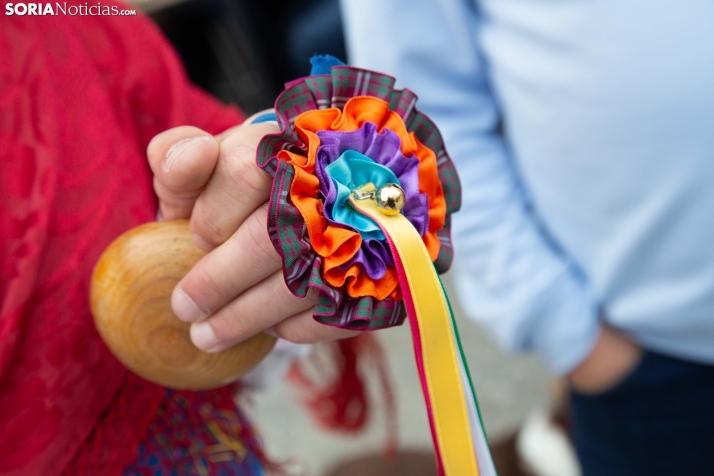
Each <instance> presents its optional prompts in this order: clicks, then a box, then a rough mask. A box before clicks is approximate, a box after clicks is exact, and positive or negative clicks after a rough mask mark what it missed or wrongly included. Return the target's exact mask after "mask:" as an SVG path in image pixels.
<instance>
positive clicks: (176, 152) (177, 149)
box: [164, 136, 211, 172]
mask: <svg viewBox="0 0 714 476" xmlns="http://www.w3.org/2000/svg"><path fill="white" fill-rule="evenodd" d="M210 139H211V137H208V136H200V137H188V138H186V139H183V140H180V141H178V142H176V143H175V144H174V145H172V146H171V147H169V150H167V151H166V160H165V161H164V170H165V171H166V172H168V171H169V170H170V169H171V164H173V163H174V162H175V161H176V158H177V157H179V156H180V155H181V152H183V151H184V150H186V147H188V146H189V145H191V144H193V143H194V142H203V141H207V140H210Z"/></svg>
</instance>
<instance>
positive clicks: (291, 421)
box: [133, 0, 577, 476]
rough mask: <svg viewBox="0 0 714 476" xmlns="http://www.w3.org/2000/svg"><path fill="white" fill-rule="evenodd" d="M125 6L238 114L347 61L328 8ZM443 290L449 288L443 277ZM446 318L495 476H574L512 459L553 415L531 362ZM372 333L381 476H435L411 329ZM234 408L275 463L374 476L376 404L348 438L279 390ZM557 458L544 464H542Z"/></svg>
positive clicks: (140, 2)
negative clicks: (377, 345) (465, 366)
mask: <svg viewBox="0 0 714 476" xmlns="http://www.w3.org/2000/svg"><path fill="white" fill-rule="evenodd" d="M133 3H135V4H136V5H137V6H138V7H140V8H142V9H143V10H144V11H145V12H147V13H148V14H149V15H151V17H152V18H153V19H154V21H155V22H156V23H157V24H158V25H159V27H160V28H161V29H162V30H163V32H164V33H165V34H166V36H168V38H169V39H170V40H171V42H172V43H173V44H174V46H175V47H176V49H177V50H178V52H179V54H180V56H181V58H182V60H183V62H184V64H185V66H186V69H187V71H188V74H189V76H190V78H191V80H192V81H193V82H194V83H195V84H197V85H199V86H200V87H202V88H203V89H205V90H207V91H209V92H210V93H212V94H214V95H215V96H217V97H219V98H220V99H222V100H223V101H225V102H229V103H235V104H238V105H239V106H240V107H241V108H242V109H243V110H244V111H245V112H246V113H247V114H252V113H254V112H257V111H259V110H262V109H265V108H269V107H272V104H273V101H274V99H275V97H276V96H277V95H278V93H279V92H280V91H281V90H282V89H283V84H284V83H285V82H287V81H289V80H292V79H295V78H297V77H300V76H304V75H306V74H308V73H309V70H310V66H309V61H308V60H309V58H310V56H312V55H313V54H315V53H320V54H330V55H333V56H336V57H338V58H340V59H342V60H348V58H346V54H345V45H344V39H343V35H342V25H341V18H340V7H339V2H338V1H337V0H261V1H260V2H255V1H249V0H194V1H176V0H136V1H134V2H133ZM446 285H447V288H451V282H450V278H449V276H448V275H447V276H446ZM450 294H451V295H455V293H454V292H453V291H451V292H450ZM455 312H456V315H457V319H458V321H459V326H460V331H461V336H462V339H463V344H464V347H465V350H466V354H467V359H468V363H469V366H470V368H471V372H472V374H473V379H474V385H475V387H476V392H477V394H478V398H479V401H480V405H481V411H482V414H483V418H484V424H485V426H486V431H487V433H488V437H489V440H490V441H491V444H492V447H493V450H494V457H495V458H496V459H497V465H498V466H499V473H500V476H520V475H525V474H532V475H542V476H575V475H576V474H577V471H575V470H573V468H570V467H568V466H567V465H565V467H558V465H557V464H555V467H554V468H533V467H531V471H528V470H526V468H524V467H523V465H524V463H523V462H522V461H521V458H519V457H517V456H516V455H515V449H514V441H515V438H516V437H517V433H518V432H519V430H520V428H521V427H522V425H523V423H524V422H525V421H527V420H529V419H530V420H531V421H532V420H533V419H534V418H535V419H536V421H540V420H538V418H541V420H543V419H544V418H546V417H544V416H543V415H547V414H548V413H549V412H550V411H551V410H552V407H553V405H554V404H553V399H554V394H557V392H554V391H553V382H552V381H551V378H550V377H549V375H548V373H547V371H546V370H545V368H544V366H543V365H541V364H540V363H539V362H538V361H537V360H536V359H535V358H531V357H520V358H516V357H512V356H506V355H504V354H503V353H501V352H500V351H499V350H498V349H497V348H496V347H495V346H494V344H493V343H492V341H491V340H490V339H489V337H488V336H487V335H486V334H485V333H484V331H482V330H481V329H480V328H478V327H477V325H476V324H474V323H473V322H470V321H468V320H466V318H465V317H464V314H463V312H462V311H461V309H460V308H459V307H458V305H457V306H456V308H455ZM377 334H378V339H379V340H380V341H381V343H382V345H383V347H384V349H385V350H386V353H387V357H388V366H389V368H390V369H391V373H392V378H393V381H394V384H395V392H396V395H395V397H396V403H397V408H398V417H397V421H398V436H399V451H400V454H402V456H403V457H404V458H405V459H406V460H409V461H407V462H406V463H404V464H402V465H401V466H398V468H400V469H395V468H397V466H393V467H392V469H388V470H385V471H387V472H385V473H384V474H393V475H400V474H404V475H414V476H420V475H424V476H426V475H435V474H436V473H435V470H434V466H433V462H432V461H431V459H430V458H431V453H432V444H431V436H430V431H429V428H428V423H427V418H426V410H425V408H424V403H423V400H422V395H421V389H420V385H419V381H418V378H417V374H416V369H415V366H414V360H413V352H412V346H411V336H410V333H409V329H408V327H407V326H404V327H401V328H394V329H389V330H386V331H381V332H379V333H377ZM375 397H376V399H377V400H378V399H379V397H378V396H376V395H375ZM244 403H246V404H247V409H248V412H249V414H250V416H251V418H252V419H253V420H254V422H255V423H256V426H257V427H258V428H259V429H260V431H261V433H262V434H263V437H264V439H265V444H266V449H267V451H268V453H269V454H270V455H271V456H272V457H273V458H275V459H276V460H286V459H290V460H291V461H292V462H293V463H294V465H295V467H296V468H298V469H300V470H302V471H303V473H304V474H310V475H315V476H342V475H343V476H351V475H361V476H367V475H374V476H377V473H376V472H365V471H372V470H365V469H364V468H365V467H367V466H360V465H359V460H360V459H369V458H370V457H371V456H375V457H376V459H378V458H381V456H382V455H383V454H384V451H385V441H386V440H385V439H386V426H387V423H386V420H385V415H384V414H383V413H380V411H381V410H382V409H381V408H380V407H379V406H377V405H375V412H374V413H373V414H372V417H371V419H370V423H369V425H368V428H367V429H366V431H364V432H363V433H361V434H359V435H356V436H352V435H339V434H335V433H330V432H326V431H324V430H322V429H320V428H318V427H316V426H315V423H314V422H313V420H312V419H311V417H310V415H309V414H308V412H307V411H306V410H305V409H304V408H303V407H302V406H301V405H300V404H299V392H298V391H297V389H296V388H295V387H294V386H292V385H290V384H289V383H286V382H280V383H278V384H276V385H274V386H273V387H272V388H270V389H268V390H266V391H261V392H251V393H250V394H249V395H247V402H244ZM538 415H540V417H539V416H538ZM543 421H545V420H543ZM536 426H537V423H536ZM541 430H542V428H541ZM540 434H542V432H541V433H539V435H540ZM539 438H540V436H537V437H536V440H538V439H539ZM521 443H522V442H521ZM526 446H528V443H526ZM521 449H522V450H523V448H521ZM526 451H528V448H526ZM557 459H558V458H546V461H545V463H544V464H545V466H548V464H552V463H554V462H557V461H556V460H557ZM410 465H411V466H410ZM536 466H538V464H537V462H536ZM541 466H542V465H541ZM407 468H409V469H407ZM536 469H539V470H538V471H535V470H536ZM374 471H377V470H374ZM379 474H382V473H379Z"/></svg>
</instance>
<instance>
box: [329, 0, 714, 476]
mask: <svg viewBox="0 0 714 476" xmlns="http://www.w3.org/2000/svg"><path fill="white" fill-rule="evenodd" d="M342 6H343V12H344V15H345V27H346V35H347V39H348V53H349V58H350V62H351V63H353V64H355V65H356V66H359V67H365V68H371V69H374V70H378V71H383V72H387V73H390V74H392V75H394V76H395V77H396V78H398V84H397V85H398V86H401V87H409V88H410V89H412V90H414V91H417V92H418V94H419V106H420V109H422V110H423V111H424V112H425V113H427V114H428V115H429V116H430V117H431V118H432V119H433V120H434V121H435V122H436V124H437V125H438V126H439V128H440V130H441V131H442V133H443V135H444V138H445V142H446V145H447V148H448V151H449V153H450V155H451V157H452V158H453V159H454V160H455V162H456V164H457V167H458V170H459V174H460V177H461V180H462V184H463V191H464V196H463V199H464V201H463V207H462V211H461V212H460V213H459V214H457V215H456V216H455V218H454V221H455V223H454V240H455V245H456V260H455V272H454V279H455V281H456V285H457V288H458V289H459V294H460V297H461V299H462V302H463V304H465V308H466V309H467V310H468V312H469V313H470V315H471V317H473V318H474V319H476V320H478V321H479V322H481V323H482V324H483V325H485V326H486V327H487V328H488V329H489V330H490V331H491V332H492V334H493V335H494V336H495V338H496V339H497V340H498V341H499V342H500V343H501V344H502V346H503V347H505V348H507V349H511V350H530V349H534V350H537V351H538V352H539V353H540V354H541V355H542V356H543V357H544V359H545V361H546V362H547V363H548V364H549V366H550V367H551V368H552V370H553V371H555V372H556V373H558V374H562V375H566V376H567V378H568V380H569V382H570V384H571V387H572V389H573V392H572V407H573V419H574V425H575V430H574V436H575V443H576V447H577V450H578V454H579V457H580V459H581V463H582V466H583V471H584V474H585V475H586V476H589V475H598V476H599V475H606V476H618V475H623V476H625V475H627V476H630V475H648V476H656V475H663V476H670V475H687V476H692V475H709V476H710V475H712V474H714V451H712V448H713V447H714V2H711V1H710V0H684V1H682V2H676V3H673V2H665V1H663V0H650V1H648V2H644V1H635V0H589V1H585V0H343V5H342Z"/></svg>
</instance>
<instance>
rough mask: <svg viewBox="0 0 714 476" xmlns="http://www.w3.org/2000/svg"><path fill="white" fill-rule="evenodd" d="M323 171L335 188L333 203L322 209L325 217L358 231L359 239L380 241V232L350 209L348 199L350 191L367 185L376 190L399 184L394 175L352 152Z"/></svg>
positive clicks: (363, 217)
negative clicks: (360, 237)
mask: <svg viewBox="0 0 714 476" xmlns="http://www.w3.org/2000/svg"><path fill="white" fill-rule="evenodd" d="M325 172H327V175H329V176H330V178H331V179H332V183H333V184H334V185H335V187H336V188H337V198H336V199H335V202H334V203H333V204H332V205H327V207H326V210H327V214H328V216H329V217H330V218H331V219H332V220H334V221H336V222H338V223H343V224H345V225H349V226H351V227H353V228H354V229H356V230H357V231H359V233H360V235H362V239H363V240H366V239H369V238H374V239H377V240H384V239H385V237H384V233H382V229H381V228H379V225H377V224H376V223H375V222H374V221H372V220H371V219H370V218H367V217H366V216H364V215H362V214H361V213H359V212H358V211H356V210H355V209H354V208H352V206H350V204H349V200H348V199H349V197H350V192H352V190H356V189H358V188H360V187H362V186H364V185H367V184H368V183H372V184H374V186H375V187H377V188H379V187H381V186H383V185H386V184H388V183H395V184H397V185H401V184H400V183H399V179H398V178H397V176H396V175H394V172H392V171H391V170H389V169H388V168H387V167H385V166H383V165H379V164H378V163H376V162H375V161H374V160H372V159H370V158H369V157H367V156H366V155H364V154H360V153H359V152H356V151H354V150H346V151H344V152H343V153H342V155H340V157H339V158H338V159H337V160H336V161H334V162H333V163H331V164H330V165H328V166H327V167H325Z"/></svg>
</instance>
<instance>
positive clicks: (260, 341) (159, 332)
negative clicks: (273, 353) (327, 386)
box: [90, 220, 275, 390]
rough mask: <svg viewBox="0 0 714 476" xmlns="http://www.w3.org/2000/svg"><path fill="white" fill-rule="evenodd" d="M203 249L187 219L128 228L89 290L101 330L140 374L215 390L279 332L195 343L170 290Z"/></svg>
mask: <svg viewBox="0 0 714 476" xmlns="http://www.w3.org/2000/svg"><path fill="white" fill-rule="evenodd" d="M205 254H206V252H205V251H203V250H202V249H200V248H199V247H198V246H196V244H195V243H194V241H193V237H192V236H191V232H190V230H189V226H188V221H187V220H179V221H169V222H161V223H148V224H146V225H142V226H139V227H136V228H134V229H132V230H129V231H128V232H126V233H124V234H123V235H121V236H120V237H119V238H117V239H116V240H114V242H112V244H110V245H109V247H108V248H107V249H106V250H105V251H104V253H103V254H102V256H101V257H100V258H99V262H98V263H97V266H96V268H95V269H94V275H93V276H92V284H91V294H90V299H91V307H92V314H93V315H94V320H95V323H96V326H97V330H98V331H99V334H100V335H101V336H102V338H103V339H104V341H105V342H106V344H107V346H108V347H109V350H111V352H112V353H113V354H114V355H115V356H116V358H117V359H119V360H120V361H121V362H122V363H123V364H124V365H125V366H126V367H127V368H129V369H130V370H131V371H133V372H134V373H136V374H137V375H139V376H141V377H143V378H145V379H147V380H150V381H152V382H155V383H158V384H160V385H163V386H166V387H171V388H178V389H191V390H203V389H209V388H216V387H220V386H222V385H225V384H227V383H230V382H233V381H235V380H237V379H239V378H240V377H242V376H243V375H245V374H246V373H247V372H248V371H250V370H251V369H252V368H253V367H255V366H256V365H257V364H258V363H259V362H260V361H261V360H262V359H263V358H264V357H265V356H266V355H267V354H268V352H270V350H271V349H272V348H273V345H274V344H275V338H274V337H272V336H269V335H268V334H265V333H260V334H258V335H256V336H254V337H252V338H250V339H248V340H246V341H244V342H241V343H240V344H237V345H235V346H233V347H231V348H230V349H227V350H224V351H223V352H218V353H215V354H209V353H207V352H203V351H202V350H199V349H198V348H197V347H196V346H194V345H193V344H192V343H191V339H190V337H189V327H190V324H187V323H185V322H182V321H180V320H179V319H178V318H177V317H176V316H175V315H174V313H173V311H172V310H171V304H170V299H171V292H172V291H173V289H174V287H175V286H176V284H177V283H178V282H179V280H180V279H181V278H182V277H183V276H185V275H186V273H187V272H188V271H189V270H190V269H191V267H192V266H193V265H194V264H195V263H196V262H197V261H198V260H199V259H201V257H202V256H203V255H205Z"/></svg>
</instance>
